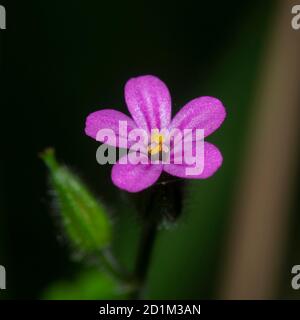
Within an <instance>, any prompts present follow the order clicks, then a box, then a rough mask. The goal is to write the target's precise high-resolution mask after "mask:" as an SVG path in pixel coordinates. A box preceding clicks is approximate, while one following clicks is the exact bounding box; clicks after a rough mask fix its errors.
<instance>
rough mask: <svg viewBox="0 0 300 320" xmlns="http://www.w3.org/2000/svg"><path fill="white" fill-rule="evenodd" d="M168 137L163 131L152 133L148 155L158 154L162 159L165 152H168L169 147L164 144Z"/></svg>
mask: <svg viewBox="0 0 300 320" xmlns="http://www.w3.org/2000/svg"><path fill="white" fill-rule="evenodd" d="M165 141H166V138H165V137H164V135H163V134H161V133H153V134H152V135H151V140H150V144H149V145H148V149H147V151H148V155H149V157H151V156H155V155H158V158H159V159H161V158H162V155H163V153H165V152H168V151H169V148H168V147H167V146H166V145H164V142H165Z"/></svg>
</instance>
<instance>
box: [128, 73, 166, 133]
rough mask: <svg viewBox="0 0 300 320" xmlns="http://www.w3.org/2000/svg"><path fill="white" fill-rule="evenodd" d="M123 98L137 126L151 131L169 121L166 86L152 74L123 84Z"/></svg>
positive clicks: (164, 125)
mask: <svg viewBox="0 0 300 320" xmlns="http://www.w3.org/2000/svg"><path fill="white" fill-rule="evenodd" d="M125 100H126V104H127V106H128V110H129V112H130V114H131V116H132V118H133V119H134V121H135V122H136V124H137V126H138V127H140V128H143V129H145V130H148V132H150V131H151V129H156V128H157V129H164V128H166V127H167V126H168V125H169V124H170V121H171V97H170V93H169V90H168V88H167V86H166V85H165V84H164V83H163V82H162V81H161V80H160V79H158V78H156V77H154V76H150V75H148V76H141V77H137V78H132V79H130V80H128V81H127V83H126V85H125Z"/></svg>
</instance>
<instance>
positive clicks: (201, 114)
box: [170, 97, 226, 137]
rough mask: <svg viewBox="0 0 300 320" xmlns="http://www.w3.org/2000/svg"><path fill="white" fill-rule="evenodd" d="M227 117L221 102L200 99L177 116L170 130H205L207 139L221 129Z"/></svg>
mask: <svg viewBox="0 0 300 320" xmlns="http://www.w3.org/2000/svg"><path fill="white" fill-rule="evenodd" d="M225 117H226V111H225V108H224V106H223V104H222V102H221V101H220V100H218V99H216V98H213V97H200V98H196V99H194V100H192V101H190V102H188V103H187V104H186V105H185V106H184V107H183V108H182V109H181V110H180V111H179V112H178V113H177V114H176V115H175V117H174V118H173V120H172V122H171V125H170V129H174V128H177V129H180V130H182V131H183V130H184V129H192V130H193V131H194V130H195V129H204V137H207V136H209V135H210V134H211V133H213V132H214V131H215V130H217V129H218V128H219V127H220V125H221V124H222V122H223V121H224V119H225ZM193 134H194V132H193Z"/></svg>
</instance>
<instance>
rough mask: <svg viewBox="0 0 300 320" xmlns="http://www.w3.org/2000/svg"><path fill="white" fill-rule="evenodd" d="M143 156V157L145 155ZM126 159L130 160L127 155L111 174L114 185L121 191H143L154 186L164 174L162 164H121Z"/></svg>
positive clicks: (114, 167)
mask: <svg viewBox="0 0 300 320" xmlns="http://www.w3.org/2000/svg"><path fill="white" fill-rule="evenodd" d="M131 155H132V154H131ZM141 156H142V157H143V155H141ZM144 157H146V156H144ZM125 158H127V159H126V160H128V156H127V155H126V156H124V157H122V158H121V159H120V160H119V161H118V162H117V163H116V164H115V165H114V166H113V168H112V172H111V178H112V181H113V183H114V184H115V185H116V186H117V187H119V188H120V189H123V190H126V191H128V192H139V191H142V190H144V189H146V188H148V187H150V186H151V185H152V184H154V183H155V182H156V181H157V180H158V178H159V177H160V175H161V173H162V168H163V166H162V165H161V164H151V163H148V164H142V163H138V164H132V163H130V162H129V161H127V162H128V163H127V164H123V163H120V162H121V160H124V159H125ZM130 160H132V158H131V159H130Z"/></svg>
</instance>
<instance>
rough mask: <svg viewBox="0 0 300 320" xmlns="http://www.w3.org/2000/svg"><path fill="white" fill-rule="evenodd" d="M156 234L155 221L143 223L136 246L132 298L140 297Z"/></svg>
mask: <svg viewBox="0 0 300 320" xmlns="http://www.w3.org/2000/svg"><path fill="white" fill-rule="evenodd" d="M156 235H157V223H156V222H155V221H148V222H147V223H145V224H144V226H143V229H142V235H141V241H140V245H139V248H138V254H137V259H136V264H135V272H134V277H135V282H136V287H135V290H133V292H132V295H131V298H132V299H140V298H141V297H142V294H143V289H144V284H145V280H146V277H147V273H148V270H149V266H150V260H151V256H152V252H153V248H154V244H155V239H156Z"/></svg>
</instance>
